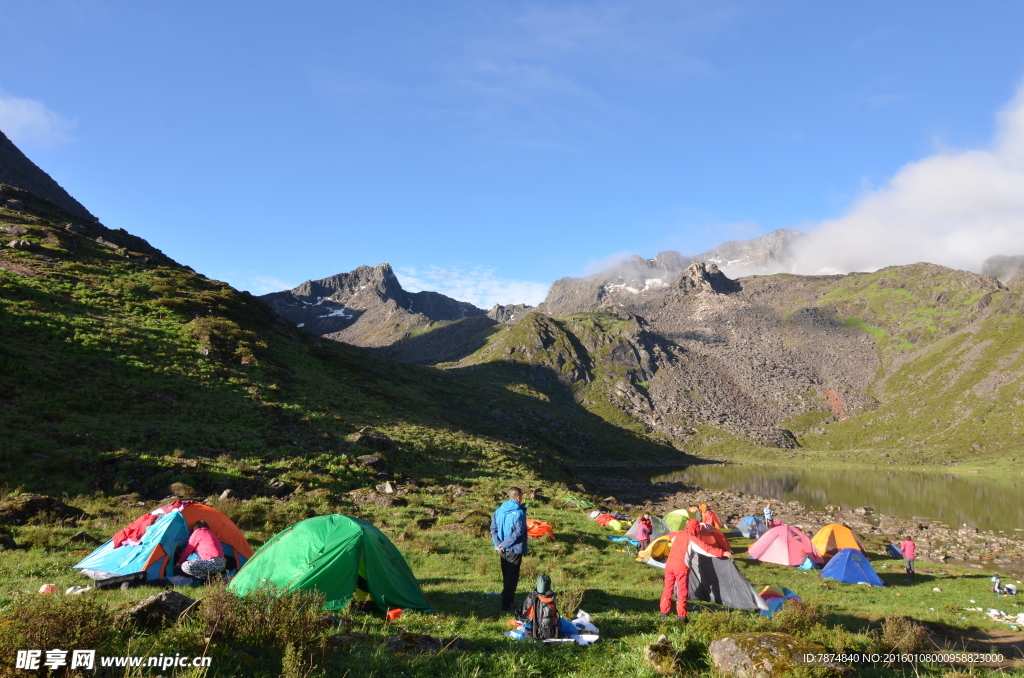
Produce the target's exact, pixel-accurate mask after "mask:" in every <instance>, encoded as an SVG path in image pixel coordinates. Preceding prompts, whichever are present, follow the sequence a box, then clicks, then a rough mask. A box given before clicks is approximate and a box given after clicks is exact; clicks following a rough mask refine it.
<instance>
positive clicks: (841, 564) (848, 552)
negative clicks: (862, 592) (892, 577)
mask: <svg viewBox="0 0 1024 678" xmlns="http://www.w3.org/2000/svg"><path fill="white" fill-rule="evenodd" d="M821 576H822V577H826V578H828V579H835V580H836V581H841V582H844V583H847V584H861V583H864V584H871V585H872V586H885V584H883V583H882V580H881V579H879V578H878V574H877V573H876V572H875V570H874V568H873V567H871V563H869V562H868V559H867V556H865V555H864V554H863V553H861V552H860V551H858V550H857V549H842V550H841V551H839V552H838V553H837V554H835V555H834V556H832V560H830V561H828V565H826V566H825V567H824V568H823V569H822V570H821Z"/></svg>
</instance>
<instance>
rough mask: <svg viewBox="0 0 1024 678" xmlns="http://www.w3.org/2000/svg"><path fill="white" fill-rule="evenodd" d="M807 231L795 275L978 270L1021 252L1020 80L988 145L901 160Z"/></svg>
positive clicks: (1023, 117) (1023, 115) (1023, 145)
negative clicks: (885, 177)
mask: <svg viewBox="0 0 1024 678" xmlns="http://www.w3.org/2000/svg"><path fill="white" fill-rule="evenodd" d="M800 228H801V230H810V231H811V232H810V235H809V237H808V238H807V239H806V240H805V241H804V242H803V243H802V245H801V246H800V247H799V249H798V253H797V259H796V264H795V266H794V268H793V271H794V272H796V273H823V272H848V271H872V270H876V269H879V268H883V267H885V266H893V265H899V264H911V263H916V262H919V261H927V262H931V263H934V264H942V265H944V266H950V267H953V268H960V269H965V270H969V271H980V270H981V264H982V262H983V261H984V260H985V259H987V258H988V257H990V256H992V255H995V254H1006V255H1015V254H1024V85H1022V86H1021V88H1020V89H1019V90H1018V93H1017V95H1016V96H1015V97H1014V99H1013V100H1012V101H1011V102H1010V103H1009V104H1008V105H1007V106H1006V107H1005V108H1004V109H1003V110H1002V111H1001V112H1000V114H999V129H998V132H997V134H996V137H995V139H994V140H993V141H992V143H991V144H990V145H989V147H987V148H983V149H976V150H959V151H957V150H940V151H938V152H936V153H934V154H933V155H930V156H928V157H926V158H923V159H921V160H917V161H914V162H911V163H908V164H907V165H904V166H903V167H902V168H901V169H900V170H899V171H898V172H897V173H896V174H895V176H893V177H892V179H890V180H889V181H888V183H887V184H886V185H885V186H883V187H881V188H879V189H876V190H872V191H870V192H868V193H867V194H865V195H863V196H862V197H861V198H859V199H858V200H857V201H856V202H855V203H854V204H853V205H852V206H851V207H850V208H849V209H848V210H847V211H846V213H845V214H844V215H842V216H841V217H839V218H837V219H832V220H827V221H824V222H821V223H820V224H818V225H817V227H811V228H808V227H807V226H801V227H800Z"/></svg>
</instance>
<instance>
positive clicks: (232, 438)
mask: <svg viewBox="0 0 1024 678" xmlns="http://www.w3.org/2000/svg"><path fill="white" fill-rule="evenodd" d="M30 207H31V208H32V212H31V213H28V214H27V213H22V212H11V211H9V210H4V209H0V226H4V227H7V228H10V229H20V231H25V233H24V234H23V235H22V236H21V237H20V239H21V240H22V241H24V242H25V243H26V245H25V246H24V248H23V249H11V248H7V249H4V250H2V254H0V264H2V265H3V266H4V268H0V403H2V407H0V441H2V446H3V452H4V454H3V456H2V457H0V478H2V482H3V483H4V484H6V485H8V486H9V487H12V488H13V487H18V486H22V487H24V488H25V489H26V490H31V491H48V492H68V493H71V494H74V493H77V492H82V491H95V490H102V491H104V492H108V493H112V492H139V493H141V494H144V495H151V496H166V492H167V487H168V486H169V485H170V484H171V483H173V482H184V483H186V484H188V485H191V486H193V487H195V488H196V489H197V490H198V491H202V492H212V491H219V489H221V488H223V487H227V486H233V487H235V488H236V490H237V489H238V487H239V486H241V487H248V486H251V490H253V491H255V490H258V489H259V487H260V486H261V484H265V483H266V482H269V481H271V480H273V479H281V480H282V481H284V482H289V483H292V484H296V483H298V482H305V483H306V485H307V486H309V485H313V486H316V485H322V486H326V487H330V488H332V489H334V490H336V491H341V490H344V489H349V488H351V487H357V486H360V485H361V484H365V481H366V479H365V477H363V476H360V472H359V471H358V469H357V467H355V466H354V465H353V464H352V454H351V453H349V452H350V451H349V449H348V447H349V446H348V444H347V443H346V442H345V438H346V436H349V435H350V434H352V433H353V432H355V431H357V430H359V429H360V428H362V427H366V426H369V427H374V428H376V429H378V430H380V431H381V432H383V433H385V434H387V435H389V436H391V437H392V438H393V439H394V440H396V441H397V442H398V450H397V451H396V452H395V453H393V454H392V455H391V456H393V457H394V458H392V459H388V462H389V463H390V464H392V466H394V467H395V468H396V469H398V470H400V471H401V472H402V473H404V474H406V475H409V476H428V477H432V478H433V477H436V478H456V479H457V478H465V477H469V476H472V475H474V474H500V475H506V476H509V477H514V476H517V475H524V474H525V475H532V474H537V475H540V476H543V477H548V478H552V479H554V478H560V479H567V478H568V475H567V469H568V466H567V464H572V463H573V462H575V461H579V460H581V459H584V458H586V459H587V460H593V459H595V458H596V459H600V458H607V459H617V460H622V459H628V458H643V459H649V458H663V457H665V456H666V455H675V456H676V458H678V453H675V452H674V451H673V450H671V449H669V448H667V447H664V446H661V445H658V444H656V443H654V442H652V441H650V440H648V439H647V438H645V437H644V436H642V435H637V434H635V433H634V432H631V431H628V430H624V429H621V428H618V427H615V426H611V425H609V424H607V423H606V422H604V421H603V420H602V419H601V418H600V417H597V416H595V415H593V414H591V413H589V412H588V411H587V410H586V409H584V408H582V407H580V406H578V405H577V404H576V403H575V401H574V400H573V398H572V397H571V394H569V393H568V391H567V390H566V389H565V387H564V386H562V385H561V384H560V382H559V381H558V379H557V378H556V375H552V378H551V379H550V380H548V381H549V383H548V385H547V386H546V387H545V386H541V387H539V388H536V389H532V391H531V392H529V393H526V392H523V391H522V389H521V388H519V387H518V386H517V384H518V383H519V381H521V380H520V379H518V378H517V377H516V376H515V375H514V374H508V373H503V372H502V371H500V370H498V371H480V370H474V369H471V368H466V369H461V370H448V371H441V370H438V369H434V368H430V367H416V366H409V365H400V364H396V363H394V362H391V361H388V360H385V359H381V358H376V357H374V356H373V355H371V354H370V353H368V352H366V351H363V350H360V349H355V348H352V347H349V346H346V345H343V344H339V343H335V342H331V341H326V340H322V339H320V338H318V337H315V336H313V335H310V334H308V333H305V332H301V331H300V330H298V329H296V328H295V327H294V326H292V325H291V324H290V323H286V322H285V321H283V320H281V319H280V318H279V317H277V316H276V315H275V314H273V313H272V312H271V311H270V310H269V309H268V308H267V307H266V305H265V304H264V303H263V302H261V301H259V300H257V299H255V298H253V297H252V296H250V295H248V294H247V293H240V292H237V291H236V290H234V289H232V288H231V287H229V286H228V285H226V284H224V283H221V282H217V281H214V280H210V279H207V278H205V277H203V276H201V275H198V274H196V273H195V272H193V271H191V270H190V269H188V268H186V267H182V266H179V265H177V264H175V263H174V262H171V261H170V260H168V259H166V257H158V256H157V255H156V254H155V253H154V254H152V256H148V255H146V254H143V253H134V252H133V250H131V249H127V248H125V249H123V250H115V249H111V248H110V247H108V246H104V245H102V244H100V243H98V242H96V239H95V238H97V237H98V238H100V239H103V240H105V241H108V240H111V239H114V238H119V239H121V240H125V239H127V238H128V236H127V234H123V233H118V232H111V231H107V230H106V229H102V227H99V226H96V225H91V226H90V225H85V224H79V225H78V226H76V227H74V228H75V229H78V230H80V231H81V232H83V233H86V231H85V229H90V230H89V231H88V232H87V233H86V234H85V235H79V234H77V233H75V232H73V231H69V230H67V229H66V228H65V227H64V224H66V223H76V222H75V221H74V220H72V219H71V218H70V217H69V216H68V215H66V214H63V213H60V212H59V211H55V210H53V209H51V208H49V207H48V206H46V205H45V204H39V205H32V206H30ZM135 240H137V239H135ZM129 244H130V245H131V246H132V247H134V248H135V249H138V250H142V251H144V252H145V251H149V249H151V248H148V246H147V245H146V244H145V243H144V242H142V241H137V242H135V241H133V242H132V243H129ZM15 270H20V271H21V273H17V272H14V271H15ZM534 391H535V392H534ZM363 451H364V452H365V450H363ZM347 453H348V454H347ZM307 462H308V463H307ZM305 465H308V466H309V469H303V468H300V467H303V466H305ZM310 469H312V470H310ZM303 474H304V475H303ZM300 476H301V478H300ZM314 476H315V477H314ZM452 482H454V481H452Z"/></svg>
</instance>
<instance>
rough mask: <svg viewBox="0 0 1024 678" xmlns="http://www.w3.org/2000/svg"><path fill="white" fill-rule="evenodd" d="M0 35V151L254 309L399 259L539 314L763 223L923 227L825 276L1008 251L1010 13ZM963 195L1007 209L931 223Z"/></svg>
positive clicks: (169, 25) (423, 283) (963, 261)
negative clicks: (612, 271) (565, 292)
mask: <svg viewBox="0 0 1024 678" xmlns="http://www.w3.org/2000/svg"><path fill="white" fill-rule="evenodd" d="M0 25H2V26H3V36H4V37H3V40H2V41H0V129H3V130H4V131H5V132H6V133H7V134H8V135H9V136H11V137H12V139H14V140H15V142H16V143H18V144H19V146H21V148H22V149H23V150H25V151H26V152H27V153H28V154H29V155H30V157H32V158H33V159H34V160H36V162H37V163H38V164H40V165H41V166H42V167H43V168H44V169H46V170H47V171H48V172H50V173H51V174H52V175H53V176H54V177H55V178H56V179H57V180H58V181H59V182H60V183H61V184H62V185H64V186H65V188H67V189H68V190H69V191H70V192H71V193H72V195H74V196H75V197H77V198H78V199H79V200H80V201H81V202H82V203H84V204H85V205H86V206H87V207H88V208H89V209H90V210H91V211H92V212H93V213H94V214H96V215H97V216H99V217H100V219H101V220H102V221H103V222H104V223H105V224H106V225H108V226H110V227H123V228H125V229H127V230H129V231H131V232H133V233H136V234H138V235H141V236H142V237H144V238H146V239H148V240H149V241H150V242H151V243H153V244H154V245H155V246H157V247H159V248H161V249H163V250H164V251H165V252H166V253H168V254H169V255H171V256H173V257H174V258H175V259H177V260H179V261H181V262H182V263H187V264H189V265H191V266H192V267H194V268H195V269H197V270H199V271H200V272H202V273H205V274H207V275H210V276H211V277H217V278H220V279H223V280H227V281H229V282H231V283H232V284H234V285H236V286H237V287H240V288H242V289H249V290H251V291H253V292H257V293H261V292H268V291H273V290H276V289H281V288H284V287H289V286H293V285H296V284H298V283H300V282H302V281H303V280H306V279H309V278H319V277H324V276H327V275H331V274H334V273H338V272H341V271H347V270H351V269H352V268H354V267H356V266H358V265H360V264H370V265H375V264H378V263H381V262H385V261H386V262H390V263H391V264H392V265H393V266H394V267H395V268H396V270H397V271H398V272H399V277H400V279H401V280H402V281H403V283H404V284H405V285H406V286H407V287H409V288H411V289H419V288H429V289H437V290H439V291H443V292H447V293H449V294H452V295H453V296H456V297H458V298H462V299H466V300H469V301H473V302H475V303H477V304H480V305H488V306H489V305H490V304H492V303H494V302H495V301H499V300H500V301H507V302H513V301H531V302H537V301H539V298H540V297H542V296H543V291H544V290H545V289H546V287H547V285H548V284H549V283H550V282H551V281H552V280H554V279H556V278H559V277H562V276H565V275H580V274H582V273H584V272H586V271H588V270H593V268H594V267H595V266H597V265H599V262H602V261H606V260H607V259H608V258H609V257H614V256H619V255H622V254H624V253H633V252H636V253H639V254H642V255H644V256H653V255H654V254H656V253H657V252H659V251H661V250H666V249H674V250H679V251H682V252H684V253H691V254H694V253H698V252H700V251H703V250H704V249H707V248H708V247H710V246H713V245H715V244H718V243H719V242H721V241H724V240H729V239H736V238H746V237H752V236H756V235H759V234H761V233H766V232H768V231H771V230H773V229H776V228H799V229H802V230H806V231H811V232H814V231H818V230H821V231H822V233H826V232H831V233H838V232H840V231H842V232H844V233H849V232H850V231H851V230H852V231H855V232H857V233H861V232H863V233H866V234H868V235H867V236H865V239H866V240H868V241H871V236H870V233H871V229H872V228H875V229H878V230H879V232H880V233H889V232H890V231H892V229H893V228H896V229H899V228H902V227H903V224H905V223H911V222H912V225H913V228H911V229H910V230H908V231H907V232H906V233H905V234H904V236H905V237H904V239H903V240H902V241H900V240H897V241H894V243H895V244H894V245H893V246H891V247H884V246H883V247H874V249H873V250H872V251H871V252H870V256H868V255H867V254H865V257H862V258H861V259H857V260H856V261H853V260H851V261H845V260H840V259H836V258H835V257H836V256H837V255H835V250H836V249H837V247H836V246H835V245H834V244H833V245H822V246H821V247H819V250H820V251H819V253H818V254H819V255H820V256H819V258H820V262H818V260H817V259H816V262H818V263H821V262H825V263H821V266H818V263H815V264H814V266H818V267H819V268H822V269H830V270H831V269H835V270H839V269H843V268H847V269H849V268H857V267H860V268H864V267H870V266H878V265H888V264H897V263H910V261H912V260H915V259H913V257H914V256H918V255H919V256H922V257H924V256H927V257H930V259H931V260H936V261H938V262H939V263H949V264H950V265H959V266H963V267H965V268H971V267H973V268H974V269H978V268H979V267H980V259H979V257H980V258H984V256H987V255H985V254H984V252H990V253H991V254H996V253H1002V254H1017V253H1019V252H1016V251H994V250H995V249H1000V250H1002V249H1005V248H1007V247H1010V248H1011V249H1012V248H1013V247H1018V244H1019V246H1020V247H1021V248H1022V249H1021V252H1024V241H1021V240H1020V239H1018V235H1019V233H1018V231H1019V232H1020V233H1024V206H1022V205H1021V204H1020V201H1019V200H1018V199H1017V198H1015V197H1014V196H1015V195H1016V189H1017V188H1018V184H1017V183H1016V182H1018V181H1019V180H1021V179H1022V177H1024V160H1022V158H1024V156H1018V154H1017V150H1020V149H1017V147H1016V146H1014V145H1013V142H1012V140H1013V139H1016V138H1017V136H1016V135H1017V131H1021V130H1024V104H1022V103H1021V101H1022V100H1021V99H1020V97H1019V95H1018V91H1019V86H1020V83H1021V81H1022V78H1024V40H1021V39H1020V27H1021V26H1024V4H1021V3H1020V2H992V3H984V4H975V5H972V6H970V7H969V8H968V7H967V6H965V5H963V4H959V3H956V4H954V3H935V2H929V3H924V2H914V3H881V2H876V3H848V4H847V5H846V6H843V7H837V4H836V3H810V2H776V3H770V4H769V3H764V2H739V3H735V2H715V3H712V2H642V1H641V2H633V3H621V2H602V1H600V0H593V1H586V2H547V3H530V2H515V3H513V2H487V1H481V0H478V1H475V2H430V3H424V2H392V3H387V2H384V3H336V2H320V3H315V2H306V3H292V4H291V5H282V4H280V3H268V2H252V1H250V2H245V3H242V2H220V3H197V2H185V3H170V4H168V3H126V2H106V1H101V0H95V1H91V0H90V1H64V2H58V1H48V0H6V1H5V2H4V3H3V4H2V5H0ZM1015 97H1017V98H1015ZM1018 114H1019V115H1018ZM1018 118H1019V120H1018ZM1018 127H1019V128H1020V129H1018ZM1021 138H1024V131H1021ZM1007 139H1010V140H1011V141H1006V140H1007ZM1015 149H1016V150H1015ZM978 152H980V153H987V154H989V155H988V156H985V157H982V158H981V160H980V161H978V158H977V156H976V155H972V154H976V153H978ZM947 160H949V161H950V162H952V165H950V163H949V162H946V161H947ZM950 166H951V167H953V169H949V167H950ZM995 167H998V168H1000V170H999V171H1001V172H1002V174H1000V175H999V177H998V178H997V179H993V180H990V179H989V175H986V174H985V172H986V171H993V172H994V171H996V170H994V169H992V168H995ZM1007 167H1009V169H1007ZM908 168H909V169H908ZM985 168H988V169H987V170H986V169H985ZM954 170H955V171H954ZM961 171H962V172H966V173H967V174H966V175H965V176H969V177H974V179H969V180H965V181H961V180H959V179H957V180H954V181H953V183H954V185H955V186H958V187H959V186H964V185H967V184H976V185H977V186H982V187H984V186H989V185H994V184H999V185H1002V186H1004V187H1007V188H1006V194H1005V195H1002V196H999V195H992V196H987V197H986V196H982V197H978V195H977V191H975V192H973V193H972V194H971V195H970V196H967V195H963V196H960V197H959V198H958V201H957V202H956V204H952V205H945V206H943V207H942V209H941V210H938V211H940V212H942V214H956V215H958V216H957V218H956V220H955V221H956V224H951V223H945V224H941V223H938V222H940V221H942V218H940V217H937V216H936V214H935V213H936V211H937V210H936V208H935V207H934V205H933V204H932V196H933V195H935V194H936V193H938V194H940V195H945V194H946V193H947V191H946V190H945V189H944V188H943V187H944V186H946V183H945V182H948V181H949V177H959V176H960V175H959V174H957V172H961ZM972 172H973V174H972ZM979 173H980V174H979ZM915 182H916V183H915ZM908 184H910V185H911V187H910V188H906V186H907V185H908ZM893 191H895V192H896V193H895V194H894V193H893ZM901 191H902V193H901ZM954 192H955V191H954ZM1020 200H1024V197H1022V198H1021V199H1020ZM1007 201H1008V202H1009V203H1010V204H1009V207H1007V206H1006V205H1004V203H1006V202H1007ZM908 210H909V212H908ZM908 213H909V214H911V215H912V217H911V218H909V219H908V218H907V217H906V215H907V214H908ZM996 213H998V214H996ZM993 215H996V216H993ZM993 220H996V221H999V223H994V221H993ZM946 221H950V220H949V219H947V220H946ZM963 224H967V226H963ZM908 228H910V227H908ZM957 228H959V229H960V230H956V229H957ZM830 229H831V230H830ZM951 229H952V230H951ZM985 229H988V230H985ZM1015 229H1016V230H1015ZM982 232H984V234H987V235H985V237H981V238H979V237H974V236H976V235H977V234H978V233H982ZM1007 234H1009V235H1007ZM933 236H935V237H933ZM922 237H923V238H925V239H928V238H932V240H929V242H931V243H932V244H933V245H934V247H932V248H931V249H928V248H925V249H923V250H921V251H920V252H918V251H916V250H915V249H914V246H913V245H909V246H908V245H907V244H906V243H916V242H918V240H919V239H920V238H922ZM935 238H939V239H938V240H936V239H935ZM986 238H987V239H986ZM862 240H863V239H862ZM940 241H941V242H940ZM823 242H824V241H823ZM828 242H829V243H834V242H838V241H835V240H829V241H828ZM965 242H969V243H974V245H976V249H977V251H974V250H973V249H971V248H968V249H969V250H970V251H969V252H967V253H966V254H964V252H965V250H964V246H963V244H964V243H965ZM958 243H959V244H958ZM978 243H980V244H978ZM872 244H873V245H875V244H876V243H872ZM851 246H853V245H851V244H850V243H845V242H844V243H842V245H841V247H840V249H842V250H843V251H846V250H847V248H848V247H851ZM830 247H831V249H829V248H830ZM908 247H909V249H908ZM986 248H987V249H986ZM958 252H959V253H960V254H959V255H958V254H957V253H958ZM829 257H832V259H830V258H829ZM944 257H945V259H944ZM958 257H959V258H958ZM908 258H909V260H907V259H908ZM826 259H827V260H828V261H827V262H826V261H825V260H826ZM833 259H835V260H834V261H833ZM974 262H976V263H974Z"/></svg>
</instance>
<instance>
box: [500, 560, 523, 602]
mask: <svg viewBox="0 0 1024 678" xmlns="http://www.w3.org/2000/svg"><path fill="white" fill-rule="evenodd" d="M522 564H523V554H521V553H509V552H508V551H503V552H502V553H501V582H502V587H501V609H502V610H511V609H512V606H513V605H514V604H515V598H516V587H517V586H519V568H520V567H521V566H522Z"/></svg>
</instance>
